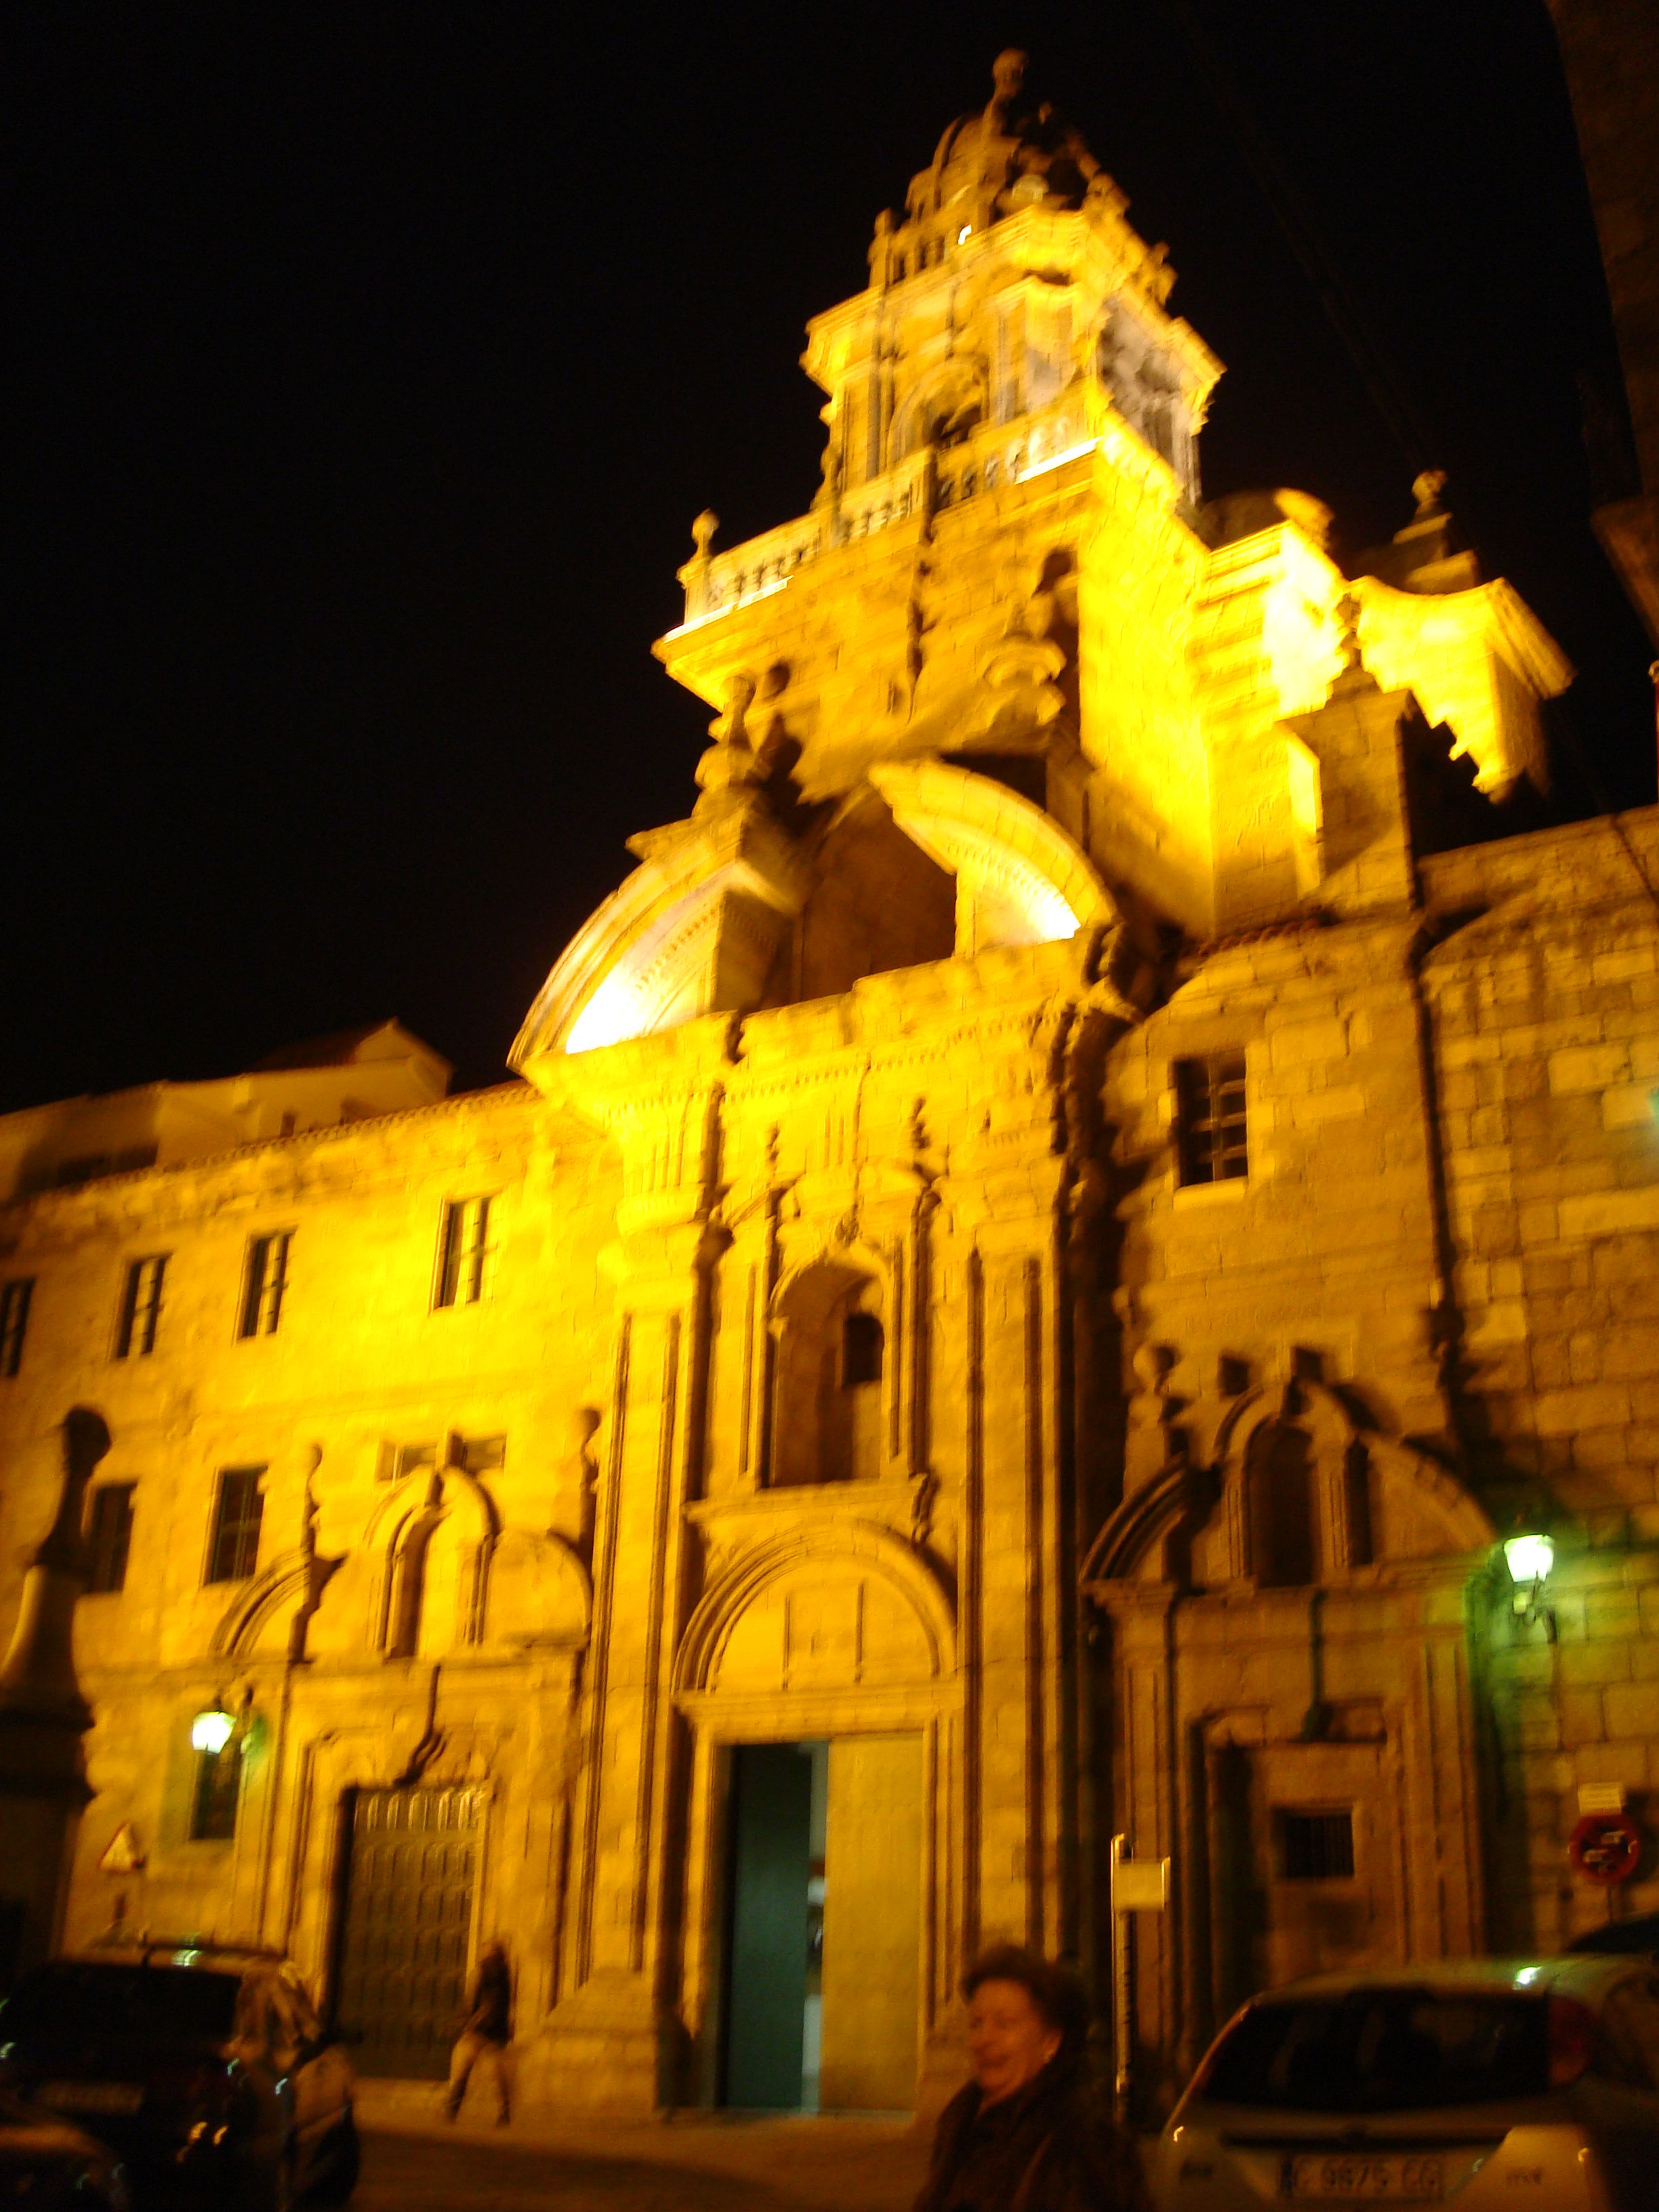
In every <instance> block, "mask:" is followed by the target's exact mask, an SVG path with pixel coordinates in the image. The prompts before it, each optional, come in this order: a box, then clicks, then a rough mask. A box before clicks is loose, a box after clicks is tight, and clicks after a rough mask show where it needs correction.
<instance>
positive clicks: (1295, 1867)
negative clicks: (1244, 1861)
mask: <svg viewBox="0 0 1659 2212" xmlns="http://www.w3.org/2000/svg"><path fill="white" fill-rule="evenodd" d="M1277 1826H1278V1829H1279V1879H1280V1880H1281V1881H1346V1880H1348V1879H1349V1878H1350V1877H1351V1876H1352V1873H1353V1814H1352V1813H1291V1812H1281V1813H1279V1814H1278V1815H1277Z"/></svg>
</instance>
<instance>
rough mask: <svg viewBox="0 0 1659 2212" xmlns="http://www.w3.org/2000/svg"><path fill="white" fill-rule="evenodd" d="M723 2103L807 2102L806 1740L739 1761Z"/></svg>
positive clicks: (745, 1751) (786, 2107)
mask: <svg viewBox="0 0 1659 2212" xmlns="http://www.w3.org/2000/svg"><path fill="white" fill-rule="evenodd" d="M811 1822H812V1760H811V1751H810V1747H808V1746H806V1745H804V1744H798V1743H746V1744H744V1745H742V1746H740V1747H738V1750H736V1751H735V1752H734V1753H732V1861H731V1864H732V1901H731V1910H732V1917H731V1923H730V1924H731V1948H730V1954H729V1971H728V1977H727V1987H726V2069H725V2070H726V2081H725V2101H726V2104H728V2105H734V2106H743V2107H746V2108H748V2109H749V2110H751V2111H752V2110H755V2109H757V2108H759V2109H767V2108H770V2109H771V2110H773V2111H779V2110H782V2111H787V2112H796V2111H799V2108H800V2102H801V2093H802V2081H801V2069H802V2063H803V2055H804V2044H805V2026H806V1967H807V1951H808V1948H809V1945H810V1941H811V1936H810V1927H809V1916H808V1904H807V1882H808V1879H809V1876H810V1873H811V1865H810V1860H811Z"/></svg>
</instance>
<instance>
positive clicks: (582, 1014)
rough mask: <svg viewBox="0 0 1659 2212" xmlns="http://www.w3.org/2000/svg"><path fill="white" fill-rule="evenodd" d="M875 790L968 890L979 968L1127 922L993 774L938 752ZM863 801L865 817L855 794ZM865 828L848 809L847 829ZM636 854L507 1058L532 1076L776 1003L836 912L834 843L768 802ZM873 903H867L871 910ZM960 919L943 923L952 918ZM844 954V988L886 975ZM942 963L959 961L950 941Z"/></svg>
mask: <svg viewBox="0 0 1659 2212" xmlns="http://www.w3.org/2000/svg"><path fill="white" fill-rule="evenodd" d="M871 792H873V793H875V794H876V795H877V796H878V798H879V799H880V800H881V802H882V803H883V805H884V808H885V810H886V811H887V812H889V813H890V815H891V817H892V821H893V822H894V823H896V824H897V827H898V829H899V830H900V831H902V834H903V836H904V837H905V838H906V839H908V841H909V843H910V845H912V846H914V847H915V848H916V850H917V852H919V853H920V854H924V855H926V857H927V860H931V861H932V862H933V864H934V865H935V866H936V867H938V868H939V869H942V870H944V871H945V873H946V874H948V875H949V876H950V877H951V878H952V879H953V881H954V884H955V907H956V920H955V937H954V946H953V948H952V949H953V950H954V951H955V953H956V955H957V957H961V958H971V957H974V956H975V954H977V953H980V952H985V951H990V950H991V949H992V948H993V947H995V946H999V945H1053V944H1057V943H1060V942H1062V941H1064V940H1065V939H1068V938H1072V937H1075V936H1076V935H1077V933H1078V932H1079V930H1081V929H1085V928H1089V927H1093V926H1097V925H1099V924H1102V923H1110V922H1115V921H1117V919H1118V914H1117V908H1116V907H1115V905H1114V903H1113V901H1112V898H1111V895H1110V894H1109V891H1108V890H1107V889H1106V886H1105V884H1103V882H1102V881H1101V878H1100V877H1099V876H1098V874H1097V872H1096V871H1095V868H1094V866H1093V865H1092V863H1091V861H1090V860H1089V858H1088V856H1087V854H1085V853H1084V851H1083V850H1082V848H1081V847H1079V845H1078V844H1077V843H1076V842H1074V841H1073V839H1072V838H1071V837H1069V836H1067V835H1066V831H1065V830H1064V829H1061V828H1060V824H1059V823H1057V822H1056V821H1055V820H1054V818H1053V817H1052V816H1050V815H1048V814H1046V813H1044V812H1043V811H1042V808H1041V807H1039V806H1035V805H1032V804H1031V802H1030V800H1029V799H1022V798H1021V797H1020V796H1019V794H1018V793H1017V792H1014V791H1011V790H1009V789H1008V788H1007V787H1006V785H1003V784H1000V783H998V782H995V781H993V779H992V778H990V777H989V776H984V775H975V773H973V771H972V770H970V769H962V768H955V767H951V766H947V765H946V763H944V762H943V761H940V760H938V759H935V758H931V757H930V758H927V759H922V760H911V761H905V762H889V763H883V764H880V765H878V766H876V767H873V768H872V769H871V770H870V772H869V788H868V789H866V791H865V793H864V803H865V805H866V807H868V806H870V805H873V804H874V800H873V799H872V798H871ZM848 804H849V805H851V806H852V808H853V811H854V813H855V812H856V806H857V795H856V794H855V795H854V800H853V801H851V802H849V803H848ZM852 818H853V817H852V815H850V814H849V813H848V808H847V807H843V808H842V811H841V813H840V814H839V815H838V816H837V817H836V820H837V822H842V821H843V820H846V821H850V820H851V819H852ZM883 818H885V816H884V817H883ZM890 834H891V832H889V835H890ZM635 850H636V851H638V852H640V853H641V854H643V860H642V862H641V866H639V867H637V868H635V871H634V872H633V874H632V875H631V876H629V878H628V879H627V881H626V882H625V883H624V884H622V886H621V887H620V889H619V890H616V891H615V892H613V893H612V895H611V897H610V898H608V899H607V900H606V901H605V904H604V905H603V906H602V907H600V908H599V910H598V912H597V913H595V914H594V915H593V916H592V919H591V920H590V921H587V922H586V924H585V925H584V927H582V928H581V929H580V931H579V932H578V933H577V934H576V936H575V937H574V938H573V939H572V940H571V942H570V944H569V945H568V946H567V947H566V949H565V951H564V952H563V953H562V955H561V957H560V958H559V960H558V963H557V964H556V966H555V968H554V969H553V971H552V973H551V975H550V976H549V977H548V979H547V981H546V982H545V984H544V986H543V987H542V990H541V993H540V994H539V996H538V999H537V1000H536V1003H535V1005H534V1006H532V1009H531V1011H530V1013H529V1016H528V1018H526V1022H525V1024H524V1027H523V1028H522V1030H520V1033H519V1036H518V1037H517V1039H516V1041H515V1042H514V1043H513V1049H512V1051H511V1053H510V1054H508V1055H507V1058H508V1062H509V1064H510V1065H511V1066H513V1067H515V1068H518V1069H520V1070H521V1071H522V1072H524V1073H527V1074H531V1075H532V1076H533V1074H534V1072H535V1068H536V1065H537V1063H538V1062H539V1061H543V1060H546V1059H548V1058H550V1056H553V1055H567V1054H577V1053H584V1052H589V1051H593V1050H595V1049H598V1048H600V1047H603V1046H605V1045H611V1044H620V1043H622V1042H623V1041H624V1040H626V1039H628V1038H631V1037H640V1036H651V1035H653V1034H654V1033H656V1032H658V1031H659V1030H671V1029H675V1028H678V1027H679V1026H680V1025H681V1024H684V1023H687V1022H693V1021H696V1020H699V1019H700V1018H702V1017H703V1016H704V1015H707V1014H716V1013H728V1012H740V1011H742V1010H744V1009H745V1008H748V1007H750V1006H756V1005H758V1004H762V1003H764V1002H765V994H766V989H767V985H768V977H769V973H770V972H771V970H772V966H773V961H774V957H775V955H776V953H777V951H778V948H779V945H780V944H781V942H782V940H783V938H784V933H785V932H786V931H787V930H788V929H789V928H790V927H791V926H792V924H793V923H794V922H795V921H796V919H797V917H799V915H801V914H802V911H803V908H805V907H806V906H807V905H808V904H809V902H811V907H812V913H813V914H814V915H817V917H818V920H819V922H820V924H821V923H822V922H823V919H824V915H825V913H827V912H828V909H825V908H824V901H823V893H824V881H823V876H824V862H825V859H826V857H827V855H828V853H829V848H828V847H827V846H826V847H824V848H821V849H820V850H819V851H818V852H817V854H816V855H814V854H812V853H811V851H810V850H809V849H808V848H807V847H806V846H805V845H803V844H802V843H800V842H797V840H796V839H794V838H793V837H792V836H790V835H789V834H788V832H787V830H786V829H784V828H783V827H782V825H781V823H779V822H778V820H777V819H776V817H775V816H774V815H773V813H772V812H771V810H770V808H769V805H768V804H767V803H766V801H765V800H764V799H763V798H762V797H761V795H760V794H759V793H758V792H755V793H752V794H750V795H744V796H738V795H736V794H732V795H731V796H730V797H729V798H725V799H723V801H722V803H720V805H717V806H716V807H714V809H711V810H710V811H709V812H708V816H707V817H706V818H699V817H697V816H693V817H692V818H691V820H690V821H689V822H680V823H673V824H671V826H670V827H669V828H668V829H659V830H653V831H651V832H650V833H649V834H648V835H647V836H644V837H641V838H638V839H636V840H635ZM920 865H921V863H920V862H918V866H920ZM934 880H935V881H936V882H937V881H938V878H934ZM886 881H887V883H888V885H889V892H890V899H891V900H893V901H894V902H896V906H895V910H896V909H897V907H898V906H902V904H903V902H902V899H901V898H900V897H899V895H898V891H897V890H896V885H897V883H898V878H897V877H896V875H895V874H894V873H893V871H892V869H891V866H890V867H889V870H888V874H887V878H886ZM940 889H941V891H943V890H944V889H945V887H944V886H943V885H941V886H940ZM920 896H921V894H915V895H914V896H912V897H911V901H910V904H911V906H913V907H916V908H917V915H920V917H921V918H920V920H918V919H917V915H912V916H911V917H910V919H911V920H912V921H915V923H916V928H918V929H920V928H921V927H922V924H923V923H924V922H925V921H926V920H927V915H926V914H925V913H923V912H922V910H921V908H922V906H925V904H926V901H925V899H923V900H922V902H921V906H917V900H918V898H919V897H920ZM843 903H844V902H843ZM870 903H871V901H870V899H869V897H867V896H866V897H864V898H862V900H861V902H860V911H861V909H862V907H865V906H868V905H869V904H870ZM877 904H878V906H879V902H877ZM881 910H882V912H883V913H884V915H885V914H886V909H885V908H882V909H881ZM905 911H906V913H908V908H906V909H905ZM947 912H948V910H947V911H942V912H941V913H940V915H939V921H941V922H943V921H945V920H946V919H947ZM834 918H835V917H834V915H829V919H830V920H831V921H834ZM859 918H860V917H859V916H857V915H855V916H854V917H852V919H851V920H848V917H846V916H842V933H843V934H846V933H848V931H851V932H852V933H853V934H854V935H856V930H855V929H854V922H855V921H858V920H859ZM887 919H889V920H890V919H891V916H890V915H887ZM821 933H822V931H821V929H820V934H821ZM912 934H913V935H914V934H915V931H914V930H913V932H912ZM844 949H847V950H848V957H849V958H851V972H850V973H849V974H848V976H847V977H846V978H845V979H844V980H843V981H841V982H840V983H839V984H838V986H837V987H841V988H845V987H846V985H847V982H848V981H851V980H852V978H853V975H862V974H866V973H869V972H872V969H871V965H870V962H869V959H868V957H852V954H853V953H854V952H856V951H857V949H858V948H857V947H856V946H853V945H850V940H849V948H844ZM805 951H808V952H810V951H811V945H808V946H807V947H806V948H805ZM939 957H945V949H944V946H943V945H941V946H940V949H939ZM914 958H915V953H914V951H912V952H911V953H910V956H909V960H911V961H913V960H914ZM798 964H799V965H800V966H801V969H802V974H801V975H800V976H799V977H798V978H797V989H799V985H800V982H801V981H805V980H806V976H807V975H808V973H809V972H810V971H811V969H812V968H813V965H814V963H813V962H812V960H811V959H807V958H805V957H803V959H802V961H801V962H800V963H798ZM823 964H824V963H823V960H822V959H820V960H818V961H817V967H819V968H823ZM846 964H847V963H846V962H845V961H843V963H842V965H843V966H845V965H846ZM887 964H891V963H887ZM904 964H909V961H906V962H905V963H904ZM830 965H831V967H833V965H834V963H833V962H831V963H830Z"/></svg>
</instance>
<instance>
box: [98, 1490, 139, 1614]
mask: <svg viewBox="0 0 1659 2212" xmlns="http://www.w3.org/2000/svg"><path fill="white" fill-rule="evenodd" d="M132 1492H133V1485H132V1484H131V1483H130V1482H100V1484H99V1486H98V1487H97V1488H96V1489H95V1490H94V1492H93V1493H92V1510H91V1511H90V1512H89V1513H88V1516H87V1551H88V1570H89V1571H88V1579H87V1588H88V1590H90V1591H91V1592H92V1593H93V1595H94V1596H99V1595H108V1594H109V1593H110V1592H111V1591H112V1590H118V1589H124V1588H125V1584H126V1579H127V1553H128V1550H129V1549H130V1547H131V1543H132Z"/></svg>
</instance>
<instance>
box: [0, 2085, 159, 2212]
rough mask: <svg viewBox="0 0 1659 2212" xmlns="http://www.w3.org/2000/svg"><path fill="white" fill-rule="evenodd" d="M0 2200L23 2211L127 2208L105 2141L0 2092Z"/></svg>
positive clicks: (108, 2211)
mask: <svg viewBox="0 0 1659 2212" xmlns="http://www.w3.org/2000/svg"><path fill="white" fill-rule="evenodd" d="M0 2204H6V2205H14V2204H15V2205H19V2206H25V2205H26V2206H27V2208H28V2212H128V2200H127V2191H126V2183H125V2179H124V2178H123V2175H122V2172H121V2166H120V2161H119V2160H118V2159H117V2158H116V2156H115V2154H114V2153H113V2152H112V2150H110V2149H109V2148H107V2146H106V2145H105V2144H103V2143H100V2142H94V2139H93V2137H92V2136H88V2135H83V2134H82V2131H81V2130H80V2129H79V2128H73V2127H71V2126H70V2124H69V2122H68V2121H67V2120H60V2119H57V2118H54V2117H53V2116H52V2114H51V2113H49V2112H40V2111H39V2110H37V2109H33V2108H32V2107H30V2106H27V2105H25V2104H22V2103H20V2101H19V2100H17V2099H16V2098H15V2097H9V2096H7V2095H6V2094H5V2093H3V2091H0Z"/></svg>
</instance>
